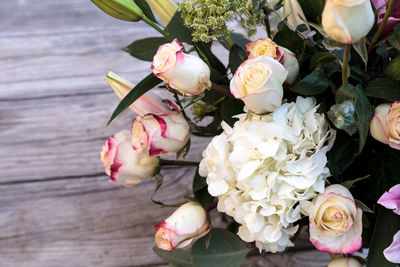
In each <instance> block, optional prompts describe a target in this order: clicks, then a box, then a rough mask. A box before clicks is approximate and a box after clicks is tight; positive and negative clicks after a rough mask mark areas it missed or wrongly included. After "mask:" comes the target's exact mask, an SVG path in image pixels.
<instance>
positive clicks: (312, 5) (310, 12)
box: [299, 0, 325, 23]
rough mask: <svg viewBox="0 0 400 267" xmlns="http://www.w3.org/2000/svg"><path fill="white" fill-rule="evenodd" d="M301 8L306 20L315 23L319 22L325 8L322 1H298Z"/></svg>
mask: <svg viewBox="0 0 400 267" xmlns="http://www.w3.org/2000/svg"><path fill="white" fill-rule="evenodd" d="M299 4H300V5H301V8H302V10H303V12H304V14H305V16H306V18H307V19H309V20H311V21H313V22H315V23H320V22H321V15H322V10H323V9H324V6H325V1H324V0H302V1H299Z"/></svg>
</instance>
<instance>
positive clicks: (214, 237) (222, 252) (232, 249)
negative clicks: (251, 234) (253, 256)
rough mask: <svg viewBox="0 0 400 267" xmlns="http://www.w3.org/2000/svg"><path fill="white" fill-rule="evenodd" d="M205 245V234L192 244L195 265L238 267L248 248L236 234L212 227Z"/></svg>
mask: <svg viewBox="0 0 400 267" xmlns="http://www.w3.org/2000/svg"><path fill="white" fill-rule="evenodd" d="M210 235H211V238H210V239H209V243H208V246H207V244H206V243H207V242H206V241H207V236H205V237H203V238H201V239H199V240H197V241H196V243H194V244H193V247H192V254H193V263H194V266H195V267H208V266H218V267H235V266H237V267H239V266H240V263H241V262H242V261H243V260H244V258H245V257H246V255H247V253H248V252H249V250H248V249H247V247H246V246H245V245H244V243H243V242H242V241H241V240H240V239H239V238H238V237H237V235H235V234H232V233H231V232H229V231H227V230H224V229H219V228H216V229H213V230H211V232H210Z"/></svg>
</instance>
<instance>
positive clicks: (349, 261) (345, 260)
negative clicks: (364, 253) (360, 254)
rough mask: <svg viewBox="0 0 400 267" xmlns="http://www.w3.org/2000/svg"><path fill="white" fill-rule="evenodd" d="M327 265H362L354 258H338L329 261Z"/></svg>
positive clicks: (340, 266) (344, 266)
mask: <svg viewBox="0 0 400 267" xmlns="http://www.w3.org/2000/svg"><path fill="white" fill-rule="evenodd" d="M328 267H362V264H361V263H360V262H359V261H358V260H356V259H354V258H340V259H336V260H333V261H331V262H330V263H329V264H328Z"/></svg>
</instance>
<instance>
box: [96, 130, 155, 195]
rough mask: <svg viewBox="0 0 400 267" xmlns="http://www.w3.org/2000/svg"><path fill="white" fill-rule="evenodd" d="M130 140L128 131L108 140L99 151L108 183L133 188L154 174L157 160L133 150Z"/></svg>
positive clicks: (145, 152) (143, 152) (145, 153)
mask: <svg viewBox="0 0 400 267" xmlns="http://www.w3.org/2000/svg"><path fill="white" fill-rule="evenodd" d="M131 140H132V136H131V134H130V133H129V131H121V132H119V133H117V134H115V135H114V136H113V137H110V138H108V139H107V141H106V143H105V144H104V146H103V150H102V151H101V160H102V161H103V163H104V170H105V173H106V174H107V175H109V176H110V182H112V183H114V184H116V185H123V186H126V187H132V188H133V187H134V186H135V185H137V184H138V183H140V181H141V179H143V178H148V177H152V176H153V175H155V174H156V172H157V171H158V167H159V158H158V157H151V156H150V155H149V154H148V152H147V151H136V150H134V149H133V148H132V143H131Z"/></svg>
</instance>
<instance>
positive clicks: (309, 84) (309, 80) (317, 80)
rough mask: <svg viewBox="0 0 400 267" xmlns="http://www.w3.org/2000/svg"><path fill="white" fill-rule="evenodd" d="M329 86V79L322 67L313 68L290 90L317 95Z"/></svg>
mask: <svg viewBox="0 0 400 267" xmlns="http://www.w3.org/2000/svg"><path fill="white" fill-rule="evenodd" d="M328 87H329V79H328V77H327V76H326V74H325V72H324V71H323V70H322V69H318V70H315V71H314V72H312V73H311V74H309V75H307V76H306V77H305V78H304V79H303V80H301V81H300V82H299V83H298V84H297V85H296V86H294V87H292V88H290V91H292V92H295V93H297V94H301V95H318V94H320V93H322V92H324V91H325V90H326V89H327V88H328Z"/></svg>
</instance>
